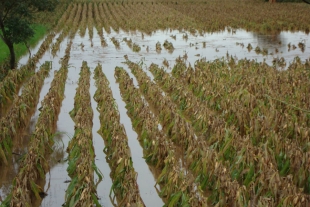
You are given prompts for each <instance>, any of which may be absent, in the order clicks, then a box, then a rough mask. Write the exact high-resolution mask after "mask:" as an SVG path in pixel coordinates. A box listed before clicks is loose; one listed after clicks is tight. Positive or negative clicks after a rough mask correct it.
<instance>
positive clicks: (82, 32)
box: [79, 3, 88, 37]
mask: <svg viewBox="0 0 310 207" xmlns="http://www.w3.org/2000/svg"><path fill="white" fill-rule="evenodd" d="M81 16H82V17H81V22H80V25H79V28H80V31H79V33H80V36H81V37H84V36H85V32H86V27H87V23H88V22H87V4H86V3H84V4H83V9H82V13H81Z"/></svg>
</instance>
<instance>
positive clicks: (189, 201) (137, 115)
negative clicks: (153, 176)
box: [115, 68, 207, 206]
mask: <svg viewBox="0 0 310 207" xmlns="http://www.w3.org/2000/svg"><path fill="white" fill-rule="evenodd" d="M115 76H116V79H117V82H119V86H120V91H121V95H122V97H123V100H124V101H125V102H126V108H127V111H128V115H129V117H130V118H131V120H132V123H133V128H134V129H135V131H136V132H137V133H138V134H139V141H140V143H142V146H143V149H144V151H145V160H146V162H147V163H149V164H152V165H154V166H156V167H157V168H159V169H160V170H161V174H160V175H159V176H158V177H157V183H158V184H160V186H161V187H162V188H161V191H160V196H161V197H163V198H165V200H166V205H165V206H205V205H206V204H207V200H206V198H205V197H204V196H203V195H202V192H201V191H200V189H199V188H198V187H197V185H196V183H195V179H194V178H193V175H192V174H190V173H188V172H186V171H185V169H184V168H182V166H181V165H180V163H179V159H178V156H177V153H175V147H174V145H173V144H172V142H171V141H170V140H169V139H168V138H167V137H166V136H165V135H164V134H163V131H161V130H159V128H158V123H159V120H158V119H157V117H156V116H154V115H153V114H152V113H151V111H150V107H149V106H148V105H147V104H146V103H144V101H143V99H142V98H141V95H140V93H139V90H138V89H136V88H135V87H134V85H133V82H132V80H131V79H130V77H129V75H128V74H127V73H126V72H125V70H124V69H122V68H116V70H115Z"/></svg>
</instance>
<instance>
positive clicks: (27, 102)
mask: <svg viewBox="0 0 310 207" xmlns="http://www.w3.org/2000/svg"><path fill="white" fill-rule="evenodd" d="M50 69H51V65H50V63H49V62H47V63H45V64H43V65H42V66H41V69H40V71H39V72H37V73H36V74H34V75H33V76H32V77H31V78H30V79H29V81H28V82H27V83H26V84H25V85H24V87H23V90H22V94H21V96H18V97H16V98H15V100H14V101H13V104H12V106H11V108H10V110H9V111H8V113H7V115H6V116H5V117H2V118H1V125H0V130H1V132H2V133H1V136H0V155H1V156H0V157H1V163H5V164H8V162H9V159H10V155H11V148H12V140H14V138H15V136H16V135H17V134H18V132H19V131H22V130H23V129H25V128H26V126H28V123H29V121H30V118H31V115H32V113H33V112H34V108H35V106H36V104H37V103H38V100H39V96H40V90H41V88H42V86H43V84H44V79H45V78H46V77H47V76H48V74H49V71H50Z"/></svg>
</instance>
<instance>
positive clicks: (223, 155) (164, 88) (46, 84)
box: [0, 1, 310, 207]
mask: <svg viewBox="0 0 310 207" xmlns="http://www.w3.org/2000/svg"><path fill="white" fill-rule="evenodd" d="M182 8H183V7H182V4H180V5H179V7H178V6H177V5H174V4H169V5H165V3H163V4H161V3H156V4H153V3H151V2H147V3H141V4H140V3H135V4H134V3H132V4H131V3H128V2H127V4H126V3H120V2H119V3H111V2H108V3H107V2H101V1H90V2H88V1H87V2H86V1H85V2H83V1H73V2H72V3H70V4H68V8H67V10H66V11H65V13H64V14H63V16H62V17H61V19H60V20H59V21H58V23H57V25H56V26H55V28H54V29H52V30H51V31H50V33H49V34H48V35H46V37H45V38H44V39H43V40H41V41H40V42H39V43H38V45H37V46H36V47H35V48H33V49H32V51H31V54H32V56H31V57H30V58H29V55H26V56H25V57H22V58H21V59H20V61H19V69H18V70H16V71H13V72H12V73H9V75H8V76H7V77H6V79H5V80H4V81H3V83H2V85H0V87H3V91H4V92H3V93H1V94H0V97H1V99H0V101H1V103H0V106H1V110H0V115H1V125H0V131H1V137H0V144H1V145H0V163H1V171H0V201H1V202H2V204H1V206H42V207H56V206H57V207H58V206H105V207H112V206H133V207H135V206H147V207H158V206H283V207H284V206H301V207H306V206H309V205H310V196H309V194H310V133H309V132H310V96H309V94H310V62H309V61H310V52H309V51H310V45H309V44H310V43H309V41H308V40H309V35H308V34H307V33H305V32H303V31H282V32H281V31H278V32H274V33H263V32H259V31H247V30H245V29H237V28H233V27H229V26H228V25H226V27H224V28H223V29H221V30H219V31H205V30H203V27H202V25H201V24H202V23H199V24H198V23H197V21H196V20H195V18H194V16H191V15H194V14H193V13H191V12H188V14H187V15H185V14H182V11H183V10H182ZM143 15H144V18H142V17H143ZM5 84H7V85H10V87H6V85H5ZM4 95H5V98H4V99H3V98H2V97H4Z"/></svg>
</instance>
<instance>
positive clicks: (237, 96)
mask: <svg viewBox="0 0 310 207" xmlns="http://www.w3.org/2000/svg"><path fill="white" fill-rule="evenodd" d="M217 64H222V63H217ZM295 64H296V63H294V64H292V65H291V67H293V66H294V65H295ZM297 64H298V63H297ZM298 65H299V66H296V68H295V67H294V69H289V70H287V71H282V72H280V71H277V70H275V69H273V68H271V67H269V66H267V65H259V64H257V63H254V62H252V63H241V62H240V63H239V65H235V66H233V65H231V66H233V69H228V68H227V66H224V67H215V66H216V63H206V62H205V61H198V62H196V65H195V67H196V69H195V70H193V69H192V68H190V67H188V68H186V66H185V65H184V63H182V61H179V63H177V64H176V65H175V66H174V68H173V70H172V76H174V77H175V79H172V80H173V81H172V82H173V83H171V86H172V85H179V86H181V85H182V87H184V86H185V87H186V88H188V90H189V91H190V92H189V93H187V94H191V95H192V96H193V94H195V96H196V97H197V98H196V99H198V100H196V101H197V103H199V102H200V105H204V106H207V108H208V109H209V112H208V114H213V115H214V116H217V117H221V122H222V123H223V125H227V126H233V127H235V129H236V130H237V131H238V133H239V134H240V135H241V136H243V137H248V138H249V139H250V140H249V143H250V144H251V145H254V146H260V147H266V148H267V149H268V152H269V154H270V155H271V156H272V161H271V162H272V163H273V165H275V166H277V168H278V170H279V173H280V175H281V176H286V175H288V174H291V175H292V176H293V182H294V183H295V184H296V185H297V186H298V187H300V188H303V189H304V191H305V192H306V193H309V184H310V183H309V171H308V170H307V169H309V167H310V163H309V161H308V159H307V157H309V150H308V149H309V147H308V146H304V145H303V144H302V143H307V142H309V136H308V135H307V134H308V131H309V118H308V117H307V112H305V111H302V109H301V108H300V107H297V109H296V108H294V107H292V106H290V105H289V104H290V103H286V102H287V101H286V102H285V103H283V102H282V101H280V100H281V99H283V98H281V97H295V99H294V101H295V104H294V105H298V106H302V107H306V105H307V104H308V103H309V99H307V98H306V95H305V94H307V93H308V92H307V91H308V90H309V88H308V87H310V86H309V85H308V84H307V80H306V79H307V76H305V75H306V74H305V69H304V66H302V64H298ZM244 68H246V69H244ZM159 73H161V75H159ZM159 73H158V76H161V77H162V76H163V75H164V73H163V72H159ZM257 75H259V77H261V78H257ZM165 76H166V77H169V76H167V74H166V75H165ZM228 77H229V78H230V80H228ZM241 77H242V78H241ZM275 77H277V78H276V79H278V81H277V82H275V81H274V79H275ZM289 79H291V80H290V81H289ZM164 81H167V80H163V81H162V82H164ZM170 82H171V80H170ZM207 83H209V84H207ZM224 83H225V87H223V85H224ZM279 83H281V84H279ZM301 83H304V84H301ZM294 84H296V87H294V89H292V88H291V85H294ZM297 84H298V85H297ZM210 85H212V86H210ZM307 85H308V86H307ZM277 94H280V95H277ZM272 97H275V98H272ZM193 99H195V98H192V100H193ZM211 112H212V113H211ZM282 114H285V119H283V118H284V117H283V115H282ZM308 116H309V115H308ZM282 117H283V118H282ZM297 117H298V118H297ZM292 120H294V121H292ZM287 128H288V129H287Z"/></svg>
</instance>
